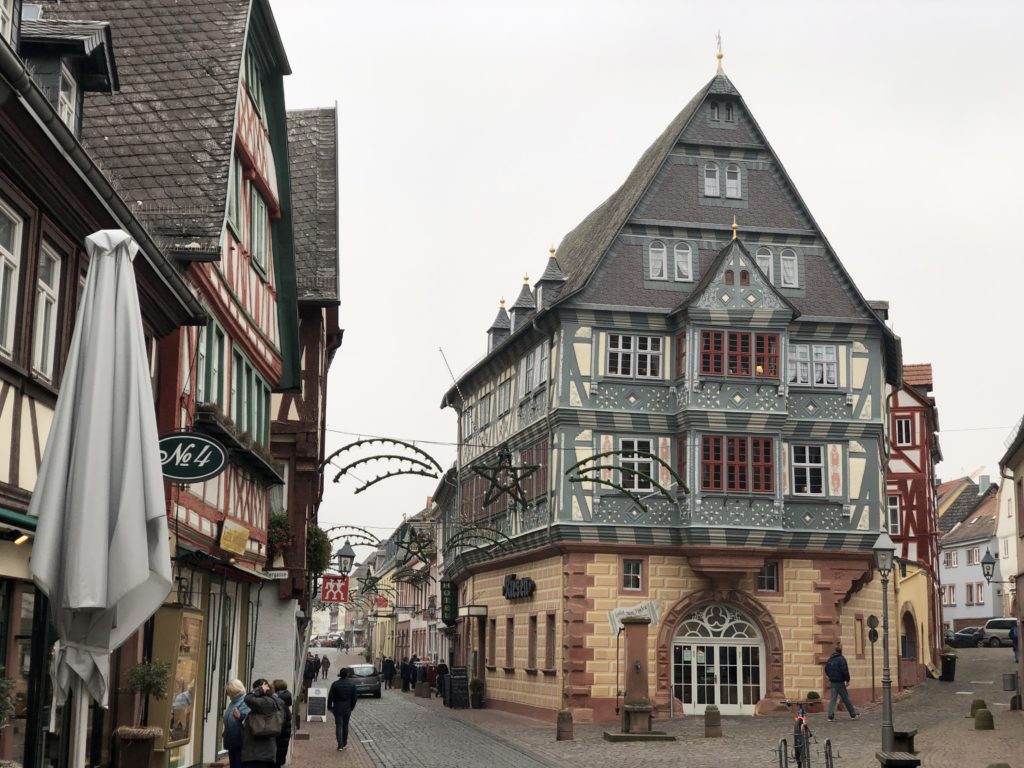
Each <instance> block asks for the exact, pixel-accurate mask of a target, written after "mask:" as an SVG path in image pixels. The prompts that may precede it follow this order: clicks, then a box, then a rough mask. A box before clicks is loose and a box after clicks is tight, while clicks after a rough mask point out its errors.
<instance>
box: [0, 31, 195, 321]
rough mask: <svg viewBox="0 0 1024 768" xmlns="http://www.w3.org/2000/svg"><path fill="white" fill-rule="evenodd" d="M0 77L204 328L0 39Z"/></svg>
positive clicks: (147, 240) (169, 269) (159, 256)
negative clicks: (26, 105) (28, 109)
mask: <svg viewBox="0 0 1024 768" xmlns="http://www.w3.org/2000/svg"><path fill="white" fill-rule="evenodd" d="M0 77H2V78H3V79H4V80H6V81H7V83H9V84H10V87H11V89H12V90H13V91H14V92H15V93H16V94H18V96H19V97H20V98H21V99H23V100H24V101H25V103H26V104H28V106H29V107H30V111H31V112H32V115H33V117H34V118H35V120H36V122H38V123H39V125H40V127H41V128H42V129H43V130H44V131H45V132H46V134H47V135H48V136H49V138H50V140H51V141H52V142H53V144H54V146H55V147H56V148H57V149H58V150H59V151H60V153H61V154H62V155H63V156H64V157H65V158H66V159H67V160H68V161H69V162H70V164H71V165H72V166H73V167H74V168H75V169H76V170H77V171H78V173H79V175H80V176H81V177H82V178H83V179H84V181H85V182H86V184H87V185H88V186H89V188H90V189H91V190H92V191H93V193H94V194H95V195H96V197H97V198H98V199H99V200H101V201H102V202H103V205H104V207H105V208H106V209H107V211H108V213H110V215H111V216H112V217H113V218H114V219H115V220H116V221H117V223H118V224H119V225H120V226H121V228H122V229H124V230H125V232H127V233H128V234H129V235H131V236H132V237H133V238H135V240H136V242H138V243H139V245H140V246H141V250H142V254H143V256H144V257H145V259H146V261H147V262H149V264H150V266H152V267H153V269H154V270H155V271H156V273H157V274H158V275H159V276H160V277H161V278H162V280H163V282H164V284H165V285H166V286H167V289H168V290H169V291H170V292H171V293H172V294H173V295H174V296H175V298H176V299H177V300H178V302H179V303H180V304H181V305H182V306H183V307H184V308H185V309H186V311H187V313H188V315H189V322H188V324H189V325H205V324H206V323H207V321H208V320H209V316H208V315H207V313H206V311H205V310H204V309H203V307H202V305H200V303H199V302H198V301H197V300H196V297H195V296H193V295H192V292H191V291H190V290H189V288H188V286H187V285H186V284H185V281H184V280H182V278H181V275H180V274H179V273H178V271H177V270H176V269H175V268H174V266H173V265H172V264H171V262H170V260H169V259H168V258H167V257H166V256H165V255H164V254H163V252H162V251H161V250H160V248H159V247H158V246H157V244H156V243H155V242H153V238H152V237H150V235H149V232H147V231H146V229H145V227H143V226H142V224H141V223H140V222H139V220H138V219H137V218H135V215H134V214H133V213H132V212H131V210H130V209H129V208H128V206H127V205H125V203H124V201H123V200H122V199H121V197H120V195H118V194H117V192H116V191H115V190H114V188H113V187H112V186H111V184H110V181H109V180H108V179H107V177H106V176H105V175H104V174H103V172H102V171H101V170H100V169H99V167H97V165H96V163H95V162H93V160H92V158H91V157H89V154H88V153H87V152H86V151H85V149H83V148H82V145H81V143H79V141H78V139H76V138H75V136H74V134H73V133H71V131H70V130H69V129H68V127H67V126H66V125H65V124H64V122H63V121H62V120H61V119H60V118H59V117H58V116H57V113H56V112H55V111H54V109H53V106H52V105H51V104H50V102H49V101H47V100H46V97H45V96H43V94H42V91H40V90H39V88H37V87H36V85H35V83H34V82H33V81H32V77H31V75H29V72H28V69H26V67H25V65H24V63H23V62H22V61H21V59H20V58H19V57H18V55H17V54H16V53H15V52H14V50H13V49H12V48H11V46H10V45H9V44H8V43H7V41H6V40H3V39H0Z"/></svg>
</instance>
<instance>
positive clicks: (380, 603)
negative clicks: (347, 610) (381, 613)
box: [373, 595, 388, 608]
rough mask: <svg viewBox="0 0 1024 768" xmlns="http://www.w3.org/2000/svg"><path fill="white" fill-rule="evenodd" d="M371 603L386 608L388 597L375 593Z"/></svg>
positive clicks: (376, 606)
mask: <svg viewBox="0 0 1024 768" xmlns="http://www.w3.org/2000/svg"><path fill="white" fill-rule="evenodd" d="M373 605H374V607H375V608H387V607H388V599H387V598H386V597H384V596H383V595H377V596H376V597H375V598H373Z"/></svg>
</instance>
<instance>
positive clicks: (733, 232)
mask: <svg viewBox="0 0 1024 768" xmlns="http://www.w3.org/2000/svg"><path fill="white" fill-rule="evenodd" d="M737 229H739V225H738V224H737V223H736V217H735V216H733V217H732V239H733V240H735V239H736V230H737Z"/></svg>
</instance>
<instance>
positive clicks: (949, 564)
mask: <svg viewBox="0 0 1024 768" xmlns="http://www.w3.org/2000/svg"><path fill="white" fill-rule="evenodd" d="M956 560H957V557H956V550H955V549H954V550H950V551H949V552H943V553H942V565H943V566H945V567H946V568H956Z"/></svg>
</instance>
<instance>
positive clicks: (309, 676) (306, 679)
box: [302, 653, 316, 696]
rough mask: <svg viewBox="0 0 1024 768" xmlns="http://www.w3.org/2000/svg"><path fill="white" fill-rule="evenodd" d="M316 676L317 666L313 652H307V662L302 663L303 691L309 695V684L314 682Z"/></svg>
mask: <svg viewBox="0 0 1024 768" xmlns="http://www.w3.org/2000/svg"><path fill="white" fill-rule="evenodd" d="M315 676H316V668H314V666H313V654H312V653H307V654H306V663H305V664H303V665H302V692H303V693H304V694H306V695H307V696H308V695H309V694H308V693H307V692H308V691H309V686H311V685H312V684H313V678H314V677H315Z"/></svg>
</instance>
